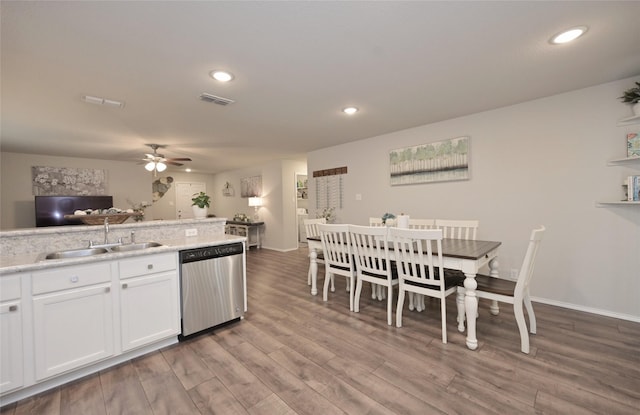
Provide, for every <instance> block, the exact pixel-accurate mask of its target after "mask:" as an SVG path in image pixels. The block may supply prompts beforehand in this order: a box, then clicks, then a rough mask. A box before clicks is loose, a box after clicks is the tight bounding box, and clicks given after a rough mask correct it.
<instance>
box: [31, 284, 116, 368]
mask: <svg viewBox="0 0 640 415" xmlns="http://www.w3.org/2000/svg"><path fill="white" fill-rule="evenodd" d="M33 322H34V327H33V329H34V340H35V347H34V348H35V367H36V379H37V380H42V379H45V378H48V377H50V376H53V375H57V374H59V373H62V372H66V371H68V370H71V369H75V368H78V367H80V366H84V365H87V364H90V363H93V362H96V361H98V360H101V359H104V358H107V357H109V356H112V355H113V349H114V344H113V342H114V340H113V315H112V298H111V284H110V283H107V284H99V285H94V286H89V287H83V288H78V289H74V290H66V291H60V292H56V293H52V294H45V295H39V296H35V297H34V298H33Z"/></svg>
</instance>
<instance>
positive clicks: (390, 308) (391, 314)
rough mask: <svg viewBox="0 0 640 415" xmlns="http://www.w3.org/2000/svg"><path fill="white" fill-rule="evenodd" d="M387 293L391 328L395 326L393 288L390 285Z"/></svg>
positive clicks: (388, 322) (388, 320) (388, 317)
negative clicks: (392, 325)
mask: <svg viewBox="0 0 640 415" xmlns="http://www.w3.org/2000/svg"><path fill="white" fill-rule="evenodd" d="M387 291H388V293H387V324H388V325H389V326H390V325H391V324H393V321H392V320H393V310H392V308H393V287H392V286H391V285H389V286H388V287H387Z"/></svg>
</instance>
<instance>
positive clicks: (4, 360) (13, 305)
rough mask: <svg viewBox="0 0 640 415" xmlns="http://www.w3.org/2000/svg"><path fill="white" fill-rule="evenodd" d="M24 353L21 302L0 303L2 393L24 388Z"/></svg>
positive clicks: (0, 373)
mask: <svg viewBox="0 0 640 415" xmlns="http://www.w3.org/2000/svg"><path fill="white" fill-rule="evenodd" d="M22 353H23V352H22V310H21V306H20V302H19V301H12V302H6V303H0V392H7V391H10V390H13V389H16V388H19V387H20V386H22V384H23V368H22V363H23V354H22Z"/></svg>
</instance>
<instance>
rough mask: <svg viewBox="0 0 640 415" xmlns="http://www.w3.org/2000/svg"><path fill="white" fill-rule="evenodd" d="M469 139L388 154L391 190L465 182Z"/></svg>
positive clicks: (457, 138)
mask: <svg viewBox="0 0 640 415" xmlns="http://www.w3.org/2000/svg"><path fill="white" fill-rule="evenodd" d="M469 145H470V137H456V138H450V139H447V140H442V141H436V142H433V143H428V144H421V145H418V146H412V147H405V148H399V149H396V150H391V151H390V152H389V178H390V183H391V186H400V185H407V184H420V183H434V182H444V181H453V180H469V178H470V172H469Z"/></svg>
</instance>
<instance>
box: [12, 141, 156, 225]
mask: <svg viewBox="0 0 640 415" xmlns="http://www.w3.org/2000/svg"><path fill="white" fill-rule="evenodd" d="M0 160H1V162H0V173H1V175H0V207H1V210H2V213H1V219H0V229H3V230H6V229H18V228H32V227H34V226H35V208H34V197H33V193H32V186H31V180H32V178H31V167H32V166H51V167H73V168H86V169H104V170H106V171H107V186H106V195H108V196H113V204H114V205H115V206H116V207H119V208H122V209H126V208H129V207H130V206H129V204H128V203H127V199H130V200H131V201H132V202H134V203H139V202H141V201H145V200H146V201H149V202H150V201H151V200H152V199H151V178H150V175H149V172H147V171H146V170H144V168H142V166H139V165H136V164H135V163H127V162H119V161H109V160H100V159H84V158H74V157H56V156H46V155H37V154H22V153H8V152H3V153H1V154H0Z"/></svg>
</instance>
